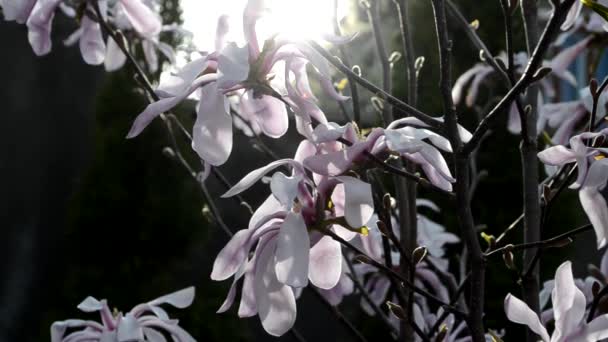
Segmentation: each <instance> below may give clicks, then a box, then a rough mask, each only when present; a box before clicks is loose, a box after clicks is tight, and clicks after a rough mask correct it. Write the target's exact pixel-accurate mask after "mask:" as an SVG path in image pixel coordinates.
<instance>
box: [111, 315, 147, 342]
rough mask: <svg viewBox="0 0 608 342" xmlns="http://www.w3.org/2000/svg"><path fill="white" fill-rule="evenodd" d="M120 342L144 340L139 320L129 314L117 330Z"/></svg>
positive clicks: (121, 321)
mask: <svg viewBox="0 0 608 342" xmlns="http://www.w3.org/2000/svg"><path fill="white" fill-rule="evenodd" d="M117 339H118V342H131V341H141V340H143V339H144V332H143V330H142V326H141V324H140V323H139V322H138V321H137V318H135V316H133V315H131V314H127V315H126V316H125V317H123V318H122V319H121V320H120V322H119V323H118V328H117Z"/></svg>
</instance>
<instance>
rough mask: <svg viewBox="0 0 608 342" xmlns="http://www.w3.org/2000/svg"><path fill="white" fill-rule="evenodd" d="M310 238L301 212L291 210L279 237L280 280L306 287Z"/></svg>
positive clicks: (277, 259) (277, 264)
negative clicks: (296, 212)
mask: <svg viewBox="0 0 608 342" xmlns="http://www.w3.org/2000/svg"><path fill="white" fill-rule="evenodd" d="M309 253H310V238H309V237H308V231H307V230H306V223H305V222H304V218H302V216H301V215H300V214H295V213H292V212H290V213H289V214H288V215H287V217H286V218H285V221H284V222H283V224H282V225H281V229H280V230H279V235H278V237H277V250H276V253H275V259H274V262H275V263H276V266H275V270H276V278H277V280H278V281H279V282H281V283H283V284H286V285H289V286H293V287H304V286H306V285H307V284H308V259H309Z"/></svg>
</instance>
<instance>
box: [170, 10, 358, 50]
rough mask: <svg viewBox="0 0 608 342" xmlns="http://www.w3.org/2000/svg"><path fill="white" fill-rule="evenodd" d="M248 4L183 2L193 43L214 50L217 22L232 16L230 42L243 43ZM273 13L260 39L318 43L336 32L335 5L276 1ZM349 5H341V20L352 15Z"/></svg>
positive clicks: (265, 21)
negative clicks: (314, 40) (273, 37)
mask: <svg viewBox="0 0 608 342" xmlns="http://www.w3.org/2000/svg"><path fill="white" fill-rule="evenodd" d="M246 3H247V1H246V0H223V1H205V0H181V5H182V10H183V19H184V28H185V29H187V30H189V31H191V32H192V33H193V35H194V37H193V43H194V44H195V45H196V47H197V48H198V49H200V50H203V51H205V50H206V51H211V50H213V45H214V35H215V27H216V22H217V19H218V18H219V17H220V16H221V15H228V16H229V24H230V33H229V35H228V39H229V40H232V41H236V42H243V33H242V31H243V29H242V12H243V9H244V8H245V4H246ZM267 3H268V5H269V6H268V7H269V8H270V9H271V11H270V12H269V13H268V14H267V15H266V16H264V18H263V19H262V20H260V21H259V22H258V25H257V30H258V34H259V37H260V39H264V38H266V37H270V36H271V35H273V34H276V33H280V34H281V35H284V36H287V37H289V38H293V39H317V38H319V37H321V36H322V35H323V34H330V33H332V32H333V13H334V1H332V0H272V1H267ZM348 3H349V2H348V1H344V0H341V1H338V16H339V18H343V17H344V16H345V15H346V14H347V12H348Z"/></svg>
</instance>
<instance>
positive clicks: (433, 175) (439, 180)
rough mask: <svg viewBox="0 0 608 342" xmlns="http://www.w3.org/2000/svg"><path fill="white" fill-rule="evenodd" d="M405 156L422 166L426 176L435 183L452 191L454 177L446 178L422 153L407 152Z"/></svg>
mask: <svg viewBox="0 0 608 342" xmlns="http://www.w3.org/2000/svg"><path fill="white" fill-rule="evenodd" d="M403 157H405V158H407V159H409V160H411V161H413V162H414V163H416V164H418V165H420V167H422V171H424V174H425V175H426V178H428V180H429V181H430V182H431V183H433V185H435V186H437V187H439V188H441V189H443V190H445V191H452V183H453V178H450V179H446V178H445V177H444V176H443V175H442V174H441V173H440V172H439V171H438V170H437V169H436V168H435V167H434V166H433V165H431V164H430V163H429V162H428V161H427V160H426V159H425V158H424V157H423V156H422V155H421V154H420V153H413V154H405V155H403Z"/></svg>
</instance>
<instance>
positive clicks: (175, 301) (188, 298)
mask: <svg viewBox="0 0 608 342" xmlns="http://www.w3.org/2000/svg"><path fill="white" fill-rule="evenodd" d="M194 294H195V290H194V287H193V286H190V287H188V288H185V289H183V290H179V291H175V292H173V293H170V294H168V295H164V296H162V297H158V298H156V299H154V300H152V301H150V302H148V304H150V305H161V304H165V303H166V304H170V305H173V306H174V307H176V308H179V309H183V308H187V307H189V306H190V305H191V304H192V302H193V301H194Z"/></svg>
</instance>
